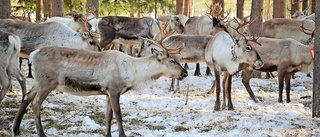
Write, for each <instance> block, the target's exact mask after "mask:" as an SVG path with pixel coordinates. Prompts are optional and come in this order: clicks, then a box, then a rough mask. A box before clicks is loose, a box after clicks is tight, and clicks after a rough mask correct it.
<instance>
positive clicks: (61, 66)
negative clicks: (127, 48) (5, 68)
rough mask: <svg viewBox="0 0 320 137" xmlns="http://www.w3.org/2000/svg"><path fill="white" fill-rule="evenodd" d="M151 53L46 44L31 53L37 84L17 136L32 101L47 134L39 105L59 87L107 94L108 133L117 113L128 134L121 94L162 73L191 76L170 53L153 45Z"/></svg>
mask: <svg viewBox="0 0 320 137" xmlns="http://www.w3.org/2000/svg"><path fill="white" fill-rule="evenodd" d="M152 54H153V55H151V56H146V57H142V58H134V57H131V56H129V55H126V54H124V53H122V52H119V51H115V50H108V51H105V52H94V51H86V50H80V49H69V48H62V47H44V48H41V49H39V50H36V51H34V52H32V53H31V55H30V59H31V61H32V63H34V65H33V67H34V74H35V83H34V85H33V87H32V89H31V91H30V92H28V93H27V95H26V96H25V97H24V98H23V100H22V103H21V105H20V107H19V110H18V113H17V114H16V116H15V119H14V123H13V134H14V136H17V135H19V134H20V130H19V127H20V123H21V120H22V118H23V115H24V113H25V111H26V108H27V106H28V105H29V104H30V102H31V101H32V109H33V112H34V117H35V124H36V128H37V134H38V135H39V136H41V137H43V136H46V135H45V133H44V131H43V127H42V124H41V119H40V107H41V104H42V102H43V101H44V100H45V98H46V97H47V96H48V94H49V93H50V92H51V91H52V90H58V91H62V92H67V93H70V94H74V95H80V96H89V95H106V102H107V103H106V136H107V137H111V120H112V115H113V113H114V114H115V117H116V120H117V123H118V130H119V137H126V135H125V132H124V130H123V126H122V114H121V109H120V104H119V98H120V95H121V94H124V93H125V92H127V91H128V90H138V89H140V88H142V87H143V86H148V85H149V84H148V83H150V82H152V81H154V80H157V79H158V78H160V77H161V76H165V77H169V78H179V79H180V80H182V79H183V78H185V77H186V76H187V75H188V72H187V71H186V70H185V69H183V68H182V67H181V66H180V64H178V63H177V62H176V61H175V60H174V59H173V58H172V57H170V56H169V54H168V53H167V52H164V51H159V50H157V49H155V48H153V49H152ZM142 68H143V69H142ZM79 74H80V75H79Z"/></svg>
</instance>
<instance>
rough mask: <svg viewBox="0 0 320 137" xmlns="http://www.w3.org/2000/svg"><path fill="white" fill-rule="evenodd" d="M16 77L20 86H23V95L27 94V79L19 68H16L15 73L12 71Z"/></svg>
mask: <svg viewBox="0 0 320 137" xmlns="http://www.w3.org/2000/svg"><path fill="white" fill-rule="evenodd" d="M12 74H13V75H14V76H15V77H16V79H17V80H18V82H19V84H20V86H21V91H22V97H24V96H25V94H26V93H27V87H26V79H25V78H24V76H23V75H22V74H21V72H20V70H19V68H15V69H14V71H13V73H12Z"/></svg>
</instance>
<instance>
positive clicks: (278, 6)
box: [273, 0, 286, 18]
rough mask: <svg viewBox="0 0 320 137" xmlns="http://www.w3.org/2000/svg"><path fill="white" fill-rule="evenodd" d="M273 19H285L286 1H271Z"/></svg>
mask: <svg viewBox="0 0 320 137" xmlns="http://www.w3.org/2000/svg"><path fill="white" fill-rule="evenodd" d="M273 18H286V0H273Z"/></svg>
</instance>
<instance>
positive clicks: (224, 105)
mask: <svg viewBox="0 0 320 137" xmlns="http://www.w3.org/2000/svg"><path fill="white" fill-rule="evenodd" d="M227 80H228V76H227V72H225V74H224V76H223V80H222V87H223V89H222V109H226V108H227V105H226V96H228V93H227V92H228V91H227V84H228V83H227ZM226 94H227V95H226Z"/></svg>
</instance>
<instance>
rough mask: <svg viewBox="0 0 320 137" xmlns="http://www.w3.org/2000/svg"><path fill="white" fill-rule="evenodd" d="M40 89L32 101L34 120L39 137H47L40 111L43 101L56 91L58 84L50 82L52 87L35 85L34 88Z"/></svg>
mask: <svg viewBox="0 0 320 137" xmlns="http://www.w3.org/2000/svg"><path fill="white" fill-rule="evenodd" d="M37 86H38V87H39V88H36V91H34V92H36V93H35V94H36V95H35V97H34V99H33V101H32V110H33V113H34V119H35V124H36V128H37V132H38V135H39V137H46V135H45V133H44V131H43V126H42V124H41V117H40V109H41V104H42V103H43V101H44V100H45V99H46V98H47V96H48V94H49V93H50V92H51V91H52V90H54V89H55V88H56V87H57V83H56V82H52V81H51V82H50V85H44V84H43V85H40V84H39V85H35V86H34V87H37Z"/></svg>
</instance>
